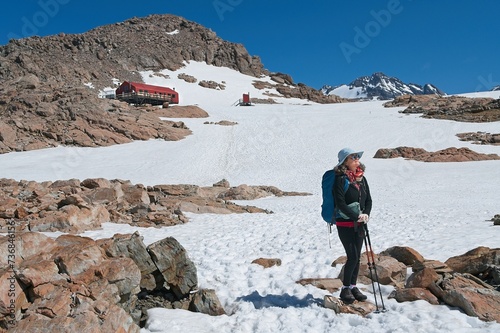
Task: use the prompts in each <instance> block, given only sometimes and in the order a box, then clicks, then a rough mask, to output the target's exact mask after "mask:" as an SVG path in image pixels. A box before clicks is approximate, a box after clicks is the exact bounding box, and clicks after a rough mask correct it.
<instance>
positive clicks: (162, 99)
mask: <svg viewBox="0 0 500 333" xmlns="http://www.w3.org/2000/svg"><path fill="white" fill-rule="evenodd" d="M116 98H117V99H119V100H122V101H126V102H128V103H134V104H145V103H148V104H151V105H162V104H165V103H169V104H179V93H178V92H177V91H175V90H173V89H170V88H167V87H162V86H153V85H150V84H145V83H138V82H128V81H124V82H123V83H122V84H121V85H120V86H119V87H118V88H117V89H116Z"/></svg>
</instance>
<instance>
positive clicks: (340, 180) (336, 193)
mask: <svg viewBox="0 0 500 333" xmlns="http://www.w3.org/2000/svg"><path fill="white" fill-rule="evenodd" d="M345 181H346V180H345V176H338V177H335V182H334V183H333V198H334V200H335V209H339V210H341V211H342V213H344V214H345V215H347V216H349V220H350V221H357V220H358V214H357V213H355V212H354V211H353V210H352V209H351V208H350V207H348V206H347V203H346V197H345V195H346V191H344V183H345ZM356 201H357V200H356ZM340 220H344V219H340ZM344 221H345V220H344Z"/></svg>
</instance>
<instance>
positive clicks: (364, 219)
mask: <svg viewBox="0 0 500 333" xmlns="http://www.w3.org/2000/svg"><path fill="white" fill-rule="evenodd" d="M369 219H370V217H369V216H368V214H359V216H358V222H363V223H367V222H368V220H369Z"/></svg>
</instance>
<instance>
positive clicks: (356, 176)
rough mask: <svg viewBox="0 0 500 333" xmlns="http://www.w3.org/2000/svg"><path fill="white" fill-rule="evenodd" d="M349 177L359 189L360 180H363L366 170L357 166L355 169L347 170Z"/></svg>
mask: <svg viewBox="0 0 500 333" xmlns="http://www.w3.org/2000/svg"><path fill="white" fill-rule="evenodd" d="M345 174H346V176H347V178H349V182H350V183H352V184H354V186H356V188H357V189H358V190H359V182H360V181H361V179H363V174H364V171H363V170H361V168H360V167H357V168H356V170H355V171H351V170H349V169H348V170H346V172H345Z"/></svg>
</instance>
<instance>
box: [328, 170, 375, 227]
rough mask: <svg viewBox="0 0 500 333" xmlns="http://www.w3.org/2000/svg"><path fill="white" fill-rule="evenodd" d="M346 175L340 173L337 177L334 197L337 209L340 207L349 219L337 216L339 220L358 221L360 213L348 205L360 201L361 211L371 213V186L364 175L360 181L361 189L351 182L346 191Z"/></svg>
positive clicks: (334, 185) (334, 184)
mask: <svg viewBox="0 0 500 333" xmlns="http://www.w3.org/2000/svg"><path fill="white" fill-rule="evenodd" d="M346 178H347V176H346V175H338V176H337V177H335V182H334V183H333V198H334V200H335V209H339V210H340V211H342V212H343V213H344V214H345V215H347V216H349V219H343V218H340V217H339V218H337V219H336V220H337V221H357V220H358V215H357V214H356V213H355V212H354V211H353V210H352V209H350V208H349V207H347V205H349V204H350V203H353V202H355V201H357V202H359V206H360V208H361V212H362V213H364V214H368V215H370V212H371V210H372V197H371V195H370V187H369V186H368V182H367V181H366V178H365V177H364V176H363V178H362V179H361V181H360V182H359V185H360V186H359V190H358V189H357V188H356V186H354V184H352V183H349V187H348V188H347V191H345V193H344V184H345V179H346Z"/></svg>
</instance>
